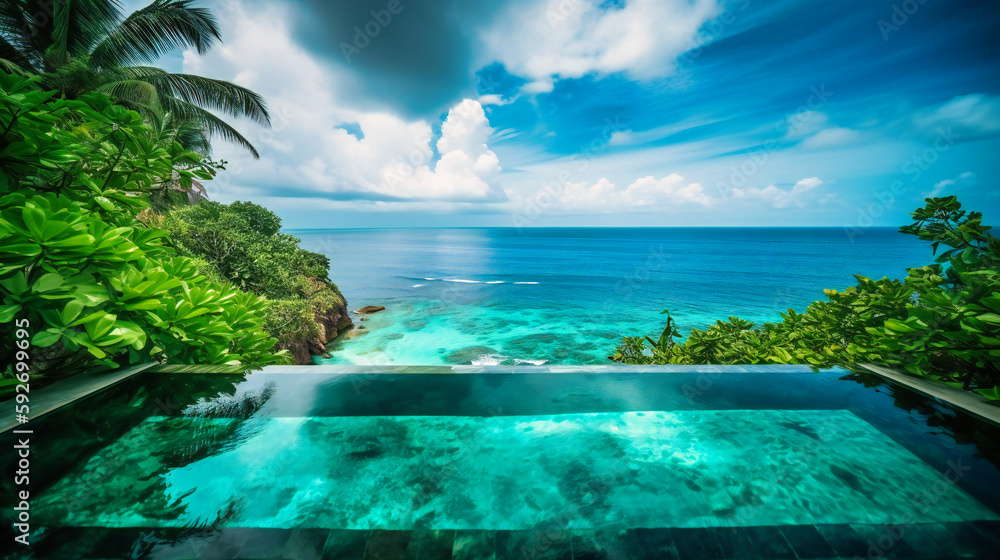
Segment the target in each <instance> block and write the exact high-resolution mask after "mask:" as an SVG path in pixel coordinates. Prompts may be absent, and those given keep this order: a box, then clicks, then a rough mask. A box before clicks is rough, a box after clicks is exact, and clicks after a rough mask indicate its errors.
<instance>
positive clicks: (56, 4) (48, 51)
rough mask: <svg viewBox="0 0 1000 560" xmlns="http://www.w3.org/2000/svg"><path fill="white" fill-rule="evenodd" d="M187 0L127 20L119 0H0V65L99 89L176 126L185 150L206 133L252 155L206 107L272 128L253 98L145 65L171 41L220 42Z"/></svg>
mask: <svg viewBox="0 0 1000 560" xmlns="http://www.w3.org/2000/svg"><path fill="white" fill-rule="evenodd" d="M192 4H193V0H153V2H152V3H151V4H150V5H149V6H146V7H145V8H142V9H140V10H137V11H136V12H134V13H133V14H131V15H129V16H128V17H124V16H123V14H122V12H121V10H120V7H121V6H120V4H119V2H118V0H0V68H2V69H4V70H6V71H8V72H17V73H21V74H27V75H37V76H40V81H41V86H42V87H44V88H46V89H54V90H58V91H60V92H61V93H62V94H63V95H64V96H66V97H67V98H69V99H72V98H75V97H78V96H80V95H82V94H84V93H89V92H92V91H97V92H101V93H104V94H106V95H108V96H109V97H111V98H112V99H114V100H115V101H116V102H117V103H119V104H122V105H125V106H127V107H129V108H130V109H134V110H136V111H139V112H140V113H141V114H143V115H145V116H146V117H147V118H148V119H150V120H151V121H152V122H154V124H155V125H156V126H162V123H163V122H164V121H169V122H172V123H175V124H174V127H175V128H178V130H180V131H183V134H178V135H176V138H177V140H178V141H180V142H182V145H185V143H186V145H185V147H186V148H189V149H194V150H198V151H204V150H205V149H206V148H207V147H208V146H209V143H208V140H209V138H211V137H212V136H219V137H222V138H223V139H225V140H228V141H230V142H235V143H236V144H238V145H240V146H242V147H244V148H246V149H247V150H248V151H249V152H250V153H251V154H253V156H254V157H255V158H259V157H260V154H258V153H257V150H256V149H255V148H254V147H253V145H252V144H251V143H250V142H249V141H248V140H247V139H246V138H244V137H243V135H241V134H240V133H239V132H238V131H237V130H236V129H234V128H233V127H231V126H230V125H229V124H227V123H226V122H225V121H224V120H222V119H221V118H219V117H218V116H217V115H215V114H214V113H213V112H212V111H217V112H220V113H223V114H225V115H229V116H231V117H248V118H250V119H251V120H253V121H254V122H256V123H258V124H261V125H263V126H270V123H271V120H270V117H269V116H268V113H267V107H266V105H265V103H264V100H263V98H262V97H261V96H260V95H258V94H257V93H254V92H253V91H251V90H249V89H247V88H244V87H240V86H238V85H235V84H232V83H230V82H226V81H223V80H215V79H211V78H204V77H201V76H194V75H190V74H173V73H170V72H167V71H165V70H162V69H160V68H155V67H153V66H149V64H151V63H153V62H154V61H156V60H157V59H158V58H159V57H160V56H162V55H163V54H164V53H167V52H169V51H171V50H173V49H175V48H194V49H195V50H197V52H198V53H200V54H204V53H206V52H208V51H209V50H210V49H211V48H212V46H213V45H214V44H215V42H216V41H217V40H221V37H220V36H219V26H218V23H217V22H216V20H215V17H214V16H213V15H212V14H211V12H210V11H209V10H207V9H205V8H198V7H195V6H193V5H192ZM192 125H193V126H192Z"/></svg>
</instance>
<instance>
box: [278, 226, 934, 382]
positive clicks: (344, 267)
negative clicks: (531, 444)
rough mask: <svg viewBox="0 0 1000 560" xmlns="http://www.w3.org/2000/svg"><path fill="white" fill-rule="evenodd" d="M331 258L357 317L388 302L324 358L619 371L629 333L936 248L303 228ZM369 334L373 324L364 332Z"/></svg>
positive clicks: (751, 308)
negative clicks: (603, 366) (666, 316)
mask: <svg viewBox="0 0 1000 560" xmlns="http://www.w3.org/2000/svg"><path fill="white" fill-rule="evenodd" d="M289 233H292V234H293V235H295V236H296V237H299V238H300V239H302V246H303V247H304V248H306V249H309V250H312V251H316V252H320V253H323V254H325V255H327V256H329V257H330V259H331V263H332V264H331V270H330V277H331V278H332V279H333V280H334V282H336V283H337V285H338V286H339V287H340V289H341V291H342V292H343V293H344V295H345V296H346V297H347V300H348V302H349V304H350V307H351V309H358V308H360V307H362V306H366V305H384V306H385V307H386V308H387V309H386V311H385V312H382V313H378V314H374V315H370V316H368V317H367V318H366V320H364V321H360V320H358V317H355V324H356V325H357V326H358V328H356V329H354V330H352V331H351V332H349V333H348V334H346V335H344V336H341V337H340V338H339V339H337V340H336V341H335V342H334V343H333V344H332V345H331V346H330V350H331V351H332V352H333V354H332V355H333V358H332V359H318V361H320V362H322V363H354V364H413V365H425V364H427V365H431V364H481V365H501V364H526V365H527V364H543V363H545V364H596V363H607V359H606V356H607V355H608V354H611V353H612V352H613V350H614V347H615V344H616V342H617V341H618V340H619V339H620V337H621V336H622V335H636V334H654V333H658V332H659V330H660V329H661V328H662V324H663V316H661V315H660V314H659V313H660V311H662V310H664V309H667V308H669V309H670V310H671V312H672V313H673V315H674V317H675V318H676V319H677V321H678V323H679V326H680V328H681V332H682V333H683V334H686V333H687V331H689V330H690V329H691V328H705V327H706V326H708V325H710V324H712V323H713V322H714V321H715V320H716V319H725V318H726V317H728V316H739V317H742V318H745V319H750V320H753V321H755V322H764V321H774V320H778V319H780V317H779V315H778V313H779V312H781V311H785V310H787V309H789V308H794V309H796V310H802V309H804V308H805V307H806V306H807V305H808V304H809V303H811V302H813V301H815V300H817V299H824V297H825V296H824V295H823V289H826V288H834V289H843V288H845V287H847V286H850V285H853V284H854V283H855V280H854V278H853V276H852V274H861V275H864V276H868V277H872V278H881V277H883V276H889V277H894V278H902V277H904V276H905V275H906V268H908V267H913V266H923V265H925V264H929V263H930V262H932V255H931V251H930V248H929V246H928V245H927V244H926V243H924V242H921V241H919V240H918V239H916V238H913V237H912V236H907V235H903V234H900V233H898V232H897V231H896V230H895V229H891V228H872V229H868V230H866V231H864V233H863V234H861V235H857V236H854V237H853V238H851V237H849V236H848V235H847V233H846V232H845V230H843V229H841V228H538V229H524V230H521V231H518V230H516V229H513V228H483V229H398V230H391V229H354V230H292V231H289ZM361 327H364V328H361Z"/></svg>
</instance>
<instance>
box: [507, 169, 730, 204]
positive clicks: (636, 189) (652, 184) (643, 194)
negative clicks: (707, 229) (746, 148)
mask: <svg viewBox="0 0 1000 560" xmlns="http://www.w3.org/2000/svg"><path fill="white" fill-rule="evenodd" d="M508 194H510V195H511V196H512V197H514V198H515V201H514V204H513V206H514V207H515V208H522V207H524V208H528V207H531V206H539V205H541V206H545V207H546V210H551V211H554V212H560V213H573V212H581V213H610V212H630V211H631V212H635V211H642V212H646V211H656V210H668V209H671V208H678V207H708V206H712V205H713V204H714V203H715V202H716V201H715V200H714V199H713V198H712V197H710V196H709V195H708V194H707V193H706V192H705V189H704V188H703V187H702V185H701V184H700V183H690V182H687V181H685V180H684V177H681V176H680V175H678V174H676V173H674V174H671V175H668V176H666V177H663V178H660V179H656V178H655V177H652V176H650V177H643V178H641V179H638V180H636V181H635V182H633V183H632V184H630V185H628V186H627V187H625V188H620V187H618V186H617V185H615V184H614V183H613V182H612V181H610V180H608V179H606V178H601V179H599V180H598V181H596V182H572V181H570V182H567V183H566V184H565V185H564V186H563V187H562V188H561V189H558V190H555V191H553V189H545V190H543V191H540V192H538V193H535V195H534V196H532V197H530V198H528V199H523V200H522V199H517V196H516V194H515V193H513V192H511V193H508Z"/></svg>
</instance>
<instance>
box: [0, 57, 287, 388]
mask: <svg viewBox="0 0 1000 560" xmlns="http://www.w3.org/2000/svg"><path fill="white" fill-rule="evenodd" d="M159 140H160V139H159V137H158V135H157V134H156V132H155V131H154V130H153V129H152V128H151V127H150V126H148V125H146V124H144V122H143V119H142V117H141V116H140V115H139V114H138V113H136V112H134V111H129V110H127V109H125V108H123V107H121V106H118V105H114V104H112V103H111V101H110V100H109V99H108V98H107V97H105V96H103V95H100V94H88V95H84V96H81V97H80V98H79V99H77V100H66V99H57V98H56V97H55V95H54V93H53V92H42V91H38V90H37V88H36V87H35V86H34V83H33V80H31V79H27V78H24V77H20V76H13V75H10V74H6V73H2V72H0V251H2V252H0V296H2V303H0V330H2V331H3V336H4V339H5V340H12V339H13V334H14V324H15V323H14V322H15V319H18V320H19V321H22V322H23V320H24V319H27V320H28V322H29V324H30V327H29V329H30V332H31V333H33V335H32V338H31V345H32V348H33V354H32V355H31V358H32V361H33V364H34V371H35V372H37V373H43V374H44V375H45V376H46V378H55V377H58V376H61V375H66V374H70V373H74V372H77V371H81V370H86V369H91V368H95V367H100V366H105V367H117V366H121V365H127V364H136V363H142V362H147V361H149V360H151V359H156V360H161V361H169V362H174V363H189V364H193V363H198V364H239V365H242V366H244V367H246V368H250V367H255V366H259V365H263V364H267V363H273V362H274V361H275V360H276V358H275V357H274V356H273V355H272V353H271V350H272V348H273V346H274V342H275V341H274V340H273V339H271V338H270V337H268V336H267V334H266V333H265V332H264V331H263V329H262V323H263V310H264V308H265V305H266V304H265V302H264V300H263V299H262V298H260V297H258V296H256V295H253V294H249V293H245V292H240V291H239V290H237V289H236V288H234V287H232V286H230V285H228V284H222V283H218V282H211V281H208V280H206V278H205V277H204V275H202V274H200V273H199V272H198V263H197V262H196V261H192V260H191V259H189V258H185V257H182V256H178V254H177V252H176V250H175V249H173V248H172V247H170V246H169V245H168V244H167V243H166V240H165V236H166V235H167V232H165V231H163V230H158V229H151V228H148V227H146V226H144V225H143V224H142V223H140V222H139V221H138V220H137V215H138V214H139V213H140V212H142V211H143V210H144V209H146V208H147V207H148V199H149V197H150V195H151V194H155V193H163V192H170V191H171V190H172V189H174V188H176V187H178V186H179V187H180V188H181V189H183V188H184V187H185V186H189V185H190V184H191V182H192V181H194V180H207V179H210V178H211V177H212V176H213V175H214V174H215V171H216V167H215V166H214V164H212V162H208V161H204V160H203V159H202V158H201V156H199V155H197V154H194V153H191V152H188V151H185V150H184V149H183V148H182V147H181V146H180V144H179V143H177V142H173V143H169V144H164V143H162V142H160V141H159ZM13 351H14V349H13V347H12V346H11V345H5V346H4V347H3V348H2V349H0V355H2V356H3V358H4V363H8V364H9V363H11V362H12V357H13ZM10 381H12V380H7V381H6V383H9V382H10Z"/></svg>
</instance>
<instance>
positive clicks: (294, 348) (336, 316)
mask: <svg viewBox="0 0 1000 560" xmlns="http://www.w3.org/2000/svg"><path fill="white" fill-rule="evenodd" d="M314 320H315V321H316V325H317V326H318V327H319V329H318V331H319V332H318V333H315V332H314V333H312V334H311V335H310V336H309V337H307V338H302V339H299V340H295V341H292V342H290V343H288V344H286V345H284V346H285V348H286V349H287V350H288V352H289V353H290V354H291V355H292V359H293V360H294V361H295V363H296V364H299V365H308V364H312V363H313V356H322V355H324V354H326V345H327V344H329V342H330V341H331V340H333V339H334V338H337V335H339V334H340V333H342V332H344V330H346V329H348V328H350V327H351V326H352V325H353V323H352V322H351V317H350V315H349V314H348V311H347V302H346V301H344V300H343V299H341V300H340V301H339V302H338V303H335V304H331V305H328V306H321V307H320V308H319V309H317V310H316V312H315V316H314Z"/></svg>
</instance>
